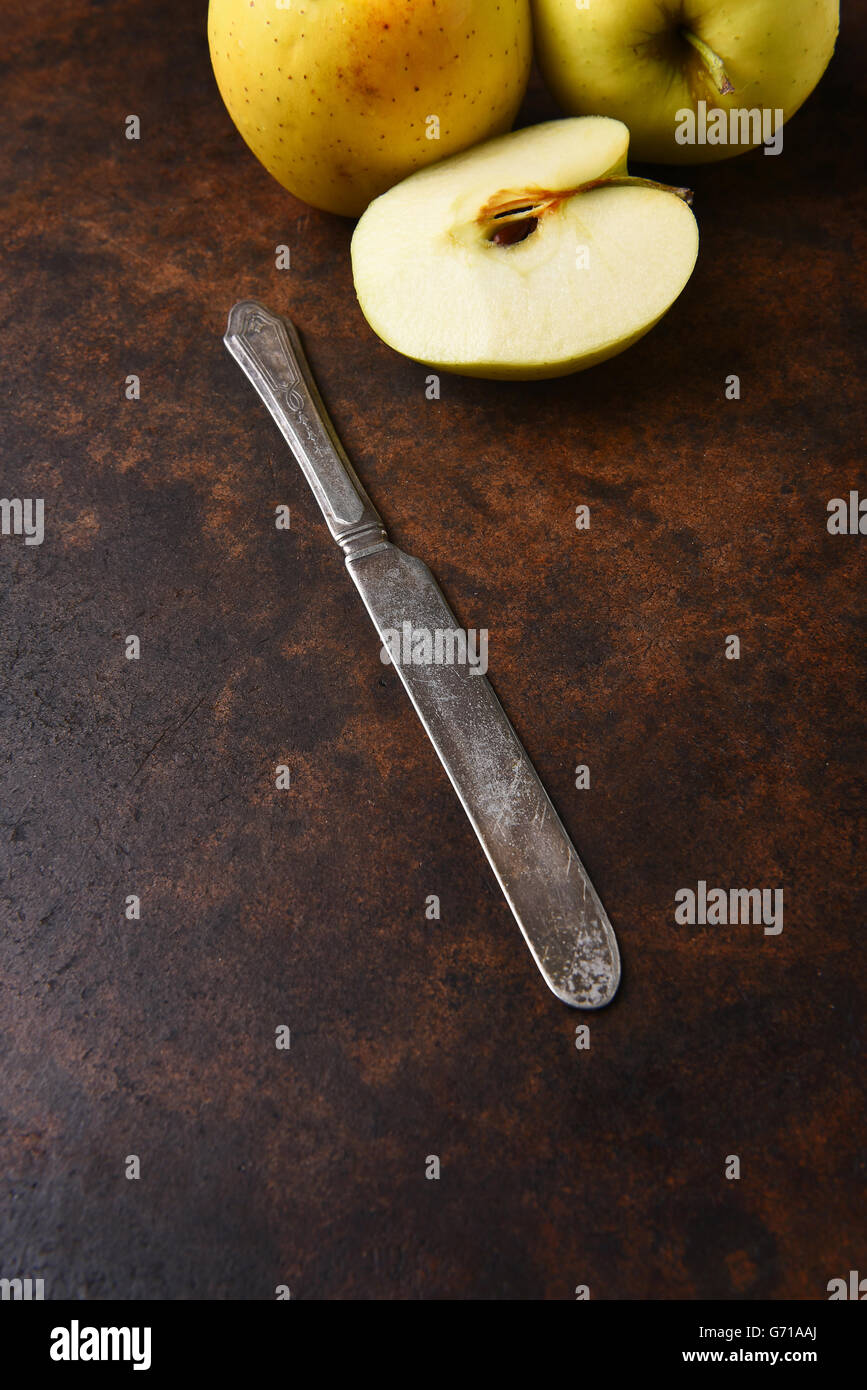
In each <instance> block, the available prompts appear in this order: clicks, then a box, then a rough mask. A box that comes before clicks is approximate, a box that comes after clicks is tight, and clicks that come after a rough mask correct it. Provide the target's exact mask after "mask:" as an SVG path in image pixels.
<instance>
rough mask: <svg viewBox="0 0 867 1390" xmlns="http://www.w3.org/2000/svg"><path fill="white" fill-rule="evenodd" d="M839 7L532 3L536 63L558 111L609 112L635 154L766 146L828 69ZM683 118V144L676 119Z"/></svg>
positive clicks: (678, 155) (683, 156)
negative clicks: (621, 123)
mask: <svg viewBox="0 0 867 1390" xmlns="http://www.w3.org/2000/svg"><path fill="white" fill-rule="evenodd" d="M839 12H840V7H839V3H838V0H583V3H582V0H577V3H576V0H533V23H534V29H535V35H536V54H537V57H538V60H539V66H540V67H541V69H542V72H543V74H544V76H545V79H546V81H547V83H548V86H549V87H550V89H551V91H552V92H553V93H554V95H555V96H556V98H557V100H558V101H559V102H560V104H561V106H562V107H563V109H564V110H565V111H568V112H572V113H575V114H581V113H582V112H587V113H590V112H593V113H597V112H598V113H601V114H602V115H606V116H616V117H617V118H618V119H619V120H621V121H625V122H626V124H627V125H628V126H629V130H630V134H631V136H632V154H633V157H634V158H635V159H645V160H653V161H662V162H663V163H677V164H697V163H701V162H703V161H705V160H714V159H725V158H727V157H728V156H729V155H733V154H739V153H740V152H741V151H742V150H748V149H752V148H753V147H754V146H756V145H758V144H759V143H761V142H763V141H764V142H766V143H767V142H768V141H769V138H770V136H771V135H772V134H773V133H774V132H775V130H776V128H777V126H778V125H779V126H780V127H781V126H782V123H783V122H784V121H787V120H788V119H789V117H790V116H792V115H794V113H795V112H796V111H797V110H798V108H799V106H801V104H802V103H803V102H804V101H806V99H807V97H808V96H809V95H810V93H811V92H812V90H813V88H814V87H815V86H816V83H817V82H818V81H819V78H820V77H821V76H822V73H823V72H824V71H825V69H826V67H827V66H828V63H829V61H830V59H831V54H832V53H833V52H834V41H835V39H836V37H837V29H838V25H839ZM702 102H703V103H704V106H703V107H701V106H700V103H702ZM690 111H691V112H693V113H694V116H693V121H695V120H696V118H697V122H696V124H695V126H694V127H693V128H692V139H690V133H691V122H690V118H689V117H688V116H685V115H682V116H680V117H679V116H678V112H681V113H688V112H690ZM716 111H720V112H722V113H724V115H722V116H711V117H710V123H709V120H708V113H713V112H716ZM749 112H753V113H754V115H753V116H752V117H750V118H749V119H747V118H746V113H749ZM763 112H764V113H766V114H765V115H764V123H763V122H762V113H763ZM731 113H734V115H732V114H731ZM702 135H704V136H705V139H704V142H702ZM723 137H724V138H723ZM781 140H782V136H781V135H780V136H779V137H778V141H781Z"/></svg>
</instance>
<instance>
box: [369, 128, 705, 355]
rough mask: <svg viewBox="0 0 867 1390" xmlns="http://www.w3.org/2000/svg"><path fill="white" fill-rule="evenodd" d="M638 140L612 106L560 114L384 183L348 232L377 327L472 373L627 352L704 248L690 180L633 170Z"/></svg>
mask: <svg viewBox="0 0 867 1390" xmlns="http://www.w3.org/2000/svg"><path fill="white" fill-rule="evenodd" d="M628 146H629V131H628V130H627V129H626V126H625V125H623V124H622V122H620V121H614V120H610V119H609V118H608V117H605V116H585V117H578V118H574V119H571V120H562V121H549V122H547V123H546V124H544V125H538V126H531V127H529V129H527V130H518V131H515V132H514V133H513V134H511V135H503V136H500V137H499V138H498V139H496V140H490V141H488V142H487V144H484V145H479V146H477V147H476V148H475V149H473V150H468V151H467V152H466V153H465V154H459V155H454V156H453V157H452V158H451V159H446V160H443V161H442V163H441V164H436V165H434V166H433V168H431V169H423V170H421V171H420V172H419V173H417V174H413V175H411V177H410V178H408V179H405V180H404V182H403V183H399V184H398V185H397V186H396V187H395V188H392V189H391V190H390V191H389V192H388V193H384V194H383V195H382V197H380V198H377V199H376V200H375V202H373V203H371V205H370V207H369V208H368V209H367V211H366V212H365V214H364V216H363V217H362V218H361V220H360V221H359V223H358V225H357V227H356V228H355V234H354V236H353V238H352V270H353V275H354V278H355V288H356V292H357V294H358V300H359V303H360V305H361V308H362V311H363V313H364V315H365V317H366V318H367V321H368V323H369V324H370V326H371V327H372V328H373V329H374V330H375V332H377V333H378V334H379V336H380V337H381V338H383V339H384V340H385V342H387V343H389V344H390V345H391V347H393V348H396V349H397V351H398V352H402V353H405V354H406V356H407V357H414V358H416V359H417V360H418V361H420V362H425V363H429V364H430V365H431V366H435V367H443V368H445V369H446V370H448V371H452V372H461V373H463V374H465V375H467V376H484V377H515V378H522V379H524V378H531V377H546V376H562V375H564V374H565V373H566V372H573V371H578V370H579V369H580V368H582V367H589V366H591V365H592V364H593V363H594V362H601V361H602V360H603V359H604V358H606V357H612V356H613V355H614V354H615V353H617V352H622V351H623V349H624V348H626V347H629V345H630V343H634V342H635V341H636V339H638V338H640V337H641V336H642V334H644V333H646V332H647V331H648V329H649V328H652V326H653V325H654V324H655V323H656V322H657V320H658V319H660V318H661V317H662V315H663V314H664V313H665V311H666V309H668V308H669V306H670V305H671V304H672V302H673V301H674V300H675V299H676V298H677V296H678V295H679V294H680V292H681V290H682V289H683V287H684V285H685V284H686V282H687V280H688V279H689V277H690V275H691V273H692V268H693V266H694V264H695V258H696V254H697V252H698V228H697V227H696V223H695V218H694V217H693V215H692V213H691V211H690V209H689V207H688V206H687V202H686V201H685V200H686V198H687V197H688V196H689V195H688V190H686V189H670V188H667V187H666V186H665V185H662V184H657V183H652V182H650V181H649V180H647V179H633V178H631V177H630V176H629V174H628V172H627V168H626V152H627V149H628Z"/></svg>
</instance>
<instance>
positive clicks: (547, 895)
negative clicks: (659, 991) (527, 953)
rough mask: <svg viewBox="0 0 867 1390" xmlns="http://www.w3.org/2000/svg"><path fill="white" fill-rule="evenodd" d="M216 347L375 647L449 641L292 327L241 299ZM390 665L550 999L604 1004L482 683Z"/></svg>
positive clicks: (614, 975)
mask: <svg viewBox="0 0 867 1390" xmlns="http://www.w3.org/2000/svg"><path fill="white" fill-rule="evenodd" d="M224 341H225V344H226V347H227V348H228V350H229V352H231V354H232V356H233V357H234V358H235V359H236V361H237V362H238V363H239V364H240V366H241V367H242V369H243V371H244V372H245V373H246V375H247V377H248V378H249V380H250V381H251V382H252V383H253V385H254V386H255V388H256V390H257V391H258V393H259V395H260V396H261V397H262V399H263V401H264V402H265V404H266V405H267V406H268V409H269V410H270V412H271V414H272V416H273V417H274V419H275V421H276V422H277V424H278V426H279V428H280V430H281V432H282V434H283V436H284V438H285V439H286V441H287V442H288V444H289V445H290V447H291V449H292V451H293V453H294V455H295V457H296V459H297V461H298V463H299V464H300V466H301V469H302V470H303V472H304V475H305V477H306V478H307V481H308V482H309V483H310V486H311V488H312V489H313V493H314V495H315V497H316V500H317V501H318V503H319V506H320V507H321V509H322V512H323V515H324V516H325V520H326V522H327V524H328V527H329V530H330V531H331V534H332V536H333V537H334V539H335V540H336V541H337V542H338V543H339V544H340V545H341V546H342V548H343V550H344V553H345V555H346V565H347V568H348V570H349V572H350V574H351V575H352V578H353V580H354V582H355V585H356V588H357V589H358V591H359V593H360V594H361V597H362V598H363V600H364V603H365V606H366V608H367V611H368V613H369V614H370V616H371V618H372V619H373V623H374V626H375V627H376V630H377V632H378V633H379V636H380V639H381V640H382V642H383V644H384V646H388V645H389V635H390V634H394V633H400V632H403V631H404V630H405V629H406V630H408V631H410V632H412V633H427V634H435V633H440V634H442V633H455V632H457V631H458V630H459V629H458V623H457V620H456V618H455V616H454V614H453V613H452V611H451V609H450V608H449V605H448V604H447V602H446V600H445V598H444V596H443V594H442V592H441V591H440V589H439V587H438V585H437V583H436V580H435V579H434V577H433V575H432V574H431V572H430V570H429V569H428V568H427V566H426V565H425V564H423V563H422V562H421V561H420V560H417V559H415V557H413V556H411V555H406V554H405V553H404V552H403V551H401V550H399V549H398V548H397V547H396V546H394V545H392V543H391V542H390V541H389V540H388V538H387V536H386V533H385V530H384V527H383V524H382V520H381V518H380V517H379V514H378V513H377V511H376V508H375V507H374V506H373V504H372V503H371V501H370V499H369V498H368V497H367V494H366V493H365V491H364V488H363V486H362V484H361V483H360V481H359V480H358V477H357V476H356V474H355V472H354V470H353V468H352V466H351V464H350V463H349V460H348V459H347V457H346V455H345V453H344V451H343V449H342V447H341V445H340V442H339V440H338V438H337V436H336V434H335V432H334V428H333V426H332V424H331V421H330V420H329V418H328V415H327V413H326V411H325V408H324V406H323V404H322V401H321V398H320V396H319V393H318V391H317V389H316V385H315V382H314V380H313V377H312V374H311V372H310V367H309V365H308V363H307V359H306V357H305V355H304V352H303V349H302V347H301V344H300V342H299V339H298V335H297V333H296V331H295V329H294V327H293V325H292V324H291V323H290V322H289V321H288V320H287V319H284V318H281V317H279V316H278V315H275V314H272V313H271V312H270V311H269V310H268V309H266V308H265V307H264V306H263V305H261V304H259V303H258V302H256V301H255V300H243V301H241V302H240V303H238V304H236V305H235V306H234V308H233V309H232V311H231V313H230V315H229V324H228V328H227V331H226V335H225V339H224ZM395 664H396V666H397V671H398V674H399V676H400V679H401V680H402V682H403V684H404V687H405V689H406V691H407V694H408V695H409V697H410V700H411V701H412V703H413V706H414V707H415V710H416V713H417V714H418V716H419V718H420V720H421V722H422V724H423V725H424V728H425V731H426V733H427V735H428V737H429V738H430V740H431V743H432V744H433V746H434V748H435V749H436V751H437V754H438V755H439V758H440V760H441V762H442V764H443V766H444V767H445V769H446V772H447V773H448V775H449V778H450V780H451V782H452V785H453V787H454V788H455V791H456V792H457V794H458V796H459V798H460V801H461V804H462V806H463V808H464V810H465V811H466V813H467V815H468V817H469V819H470V822H471V824H472V826H473V829H474V830H475V832H476V834H477V836H478V838H479V841H480V842H481V845H482V848H483V849H484V851H485V854H486V855H487V857H488V860H489V862H490V864H491V867H492V869H493V870H494V873H495V874H496V876H497V879H498V880H499V883H500V886H501V887H502V889H503V892H504V893H505V895H506V899H507V901H508V903H509V906H510V907H511V909H512V912H513V913H514V915H515V918H516V920H517V922H518V925H519V926H520V928H521V931H522V932H523V934H524V938H525V940H526V942H527V945H528V946H529V948H530V950H531V952H532V954H533V958H534V960H535V961H536V964H537V965H538V967H539V969H540V971H541V972H542V975H543V977H544V979H545V981H546V983H547V984H548V986H549V988H550V989H551V990H553V992H554V993H555V994H556V995H557V997H558V998H559V999H562V1000H563V1001H564V1003H566V1004H570V1005H572V1006H573V1007H575V1008H581V1009H594V1008H599V1007H601V1006H602V1005H603V1004H607V1003H608V1002H609V1001H610V1000H611V999H612V997H613V996H614V993H615V991H616V989H617V986H618V983H619V980H620V958H619V954H618V950H617V942H616V939H615V936H614V931H613V929H612V927H611V924H610V922H609V920H608V917H607V915H606V912H605V909H604V907H603V906H602V903H601V902H600V900H599V897H598V896H597V894H596V891H595V889H594V888H593V885H592V883H591V882H590V880H589V878H588V876H587V872H586V870H585V869H584V866H583V865H582V863H581V861H580V859H579V858H578V855H577V854H576V852H575V849H574V847H573V845H572V842H571V840H570V839H569V836H568V835H567V833H566V831H565V829H564V827H563V825H562V822H561V821H560V818H559V817H558V815H557V812H556V811H555V810H554V807H553V805H552V804H551V801H550V799H549V797H548V795H547V793H546V791H545V789H544V787H543V786H542V784H541V782H540V780H539V778H538V776H537V774H536V771H535V769H534V767H533V765H532V763H531V762H530V759H529V758H528V757H527V754H526V752H525V751H524V748H523V747H522V745H521V743H520V742H519V740H518V737H517V735H516V733H515V731H514V729H513V728H512V725H511V724H510V722H509V720H508V718H507V716H506V714H505V711H504V710H503V708H502V706H501V704H500V702H499V700H498V699H497V697H496V695H495V693H494V691H493V689H492V687H491V685H490V683H489V682H488V680H487V678H486V677H485V675H484V674H482V673H481V672H480V670H479V669H473V666H472V664H471V663H470V662H468V661H466V660H447V659H446V660H433V659H424V657H423V659H421V660H414V659H410V660H401V659H399V657H397V658H396V659H395Z"/></svg>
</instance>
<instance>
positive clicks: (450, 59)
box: [208, 0, 532, 217]
mask: <svg viewBox="0 0 867 1390" xmlns="http://www.w3.org/2000/svg"><path fill="white" fill-rule="evenodd" d="M208 39H209V42H210V46H211V62H212V64H213V68H214V75H215V76H216V79H217V84H218V86H219V88H220V93H221V95H222V97H223V100H224V102H225V103H226V106H227V108H228V111H229V115H230V116H231V117H232V120H233V121H234V122H235V125H236V126H237V127H238V130H239V131H240V132H241V134H242V135H243V137H244V139H245V140H246V142H247V144H248V145H249V146H250V148H251V150H252V151H253V153H254V154H255V155H256V156H257V158H258V159H260V160H261V161H262V163H263V164H264V165H265V168H266V169H267V170H268V171H269V172H270V173H271V174H273V175H274V177H275V178H276V179H277V180H278V182H279V183H281V184H282V185H283V187H284V188H288V189H289V191H290V192H291V193H294V194H296V195H297V197H299V198H302V199H303V200H304V201H305V202H307V203H312V204H313V205H314V207H318V208H325V209H327V210H328V211H329V212H339V213H343V214H344V215H346V216H351V217H356V216H358V214H359V213H360V212H363V210H364V209H365V208H366V207H367V204H368V203H369V202H370V200H371V199H372V198H375V197H377V195H378V194H380V193H383V192H384V191H385V190H386V189H387V188H391V186H392V184H395V183H397V182H398V181H399V180H400V179H402V178H405V177H406V175H407V174H410V173H412V172H413V170H414V169H419V168H421V167H422V166H423V165H426V164H432V163H434V161H435V160H438V159H443V158H444V157H445V156H447V155H450V154H454V153H455V152H456V151H457V150H463V149H466V148H467V146H469V145H474V144H476V143H478V141H480V140H486V139H488V138H489V137H490V136H492V135H498V134H500V133H501V132H503V131H506V130H509V129H510V127H511V125H512V122H513V120H514V119H515V113H516V112H517V110H518V107H519V105H520V103H521V98H522V96H523V94H524V88H525V87H526V85H527V77H528V75H529V70H530V60H531V54H532V30H531V24H530V8H529V0H412V3H411V4H410V3H407V0H283V3H282V4H277V3H275V0H211V3H210V10H209V13H208Z"/></svg>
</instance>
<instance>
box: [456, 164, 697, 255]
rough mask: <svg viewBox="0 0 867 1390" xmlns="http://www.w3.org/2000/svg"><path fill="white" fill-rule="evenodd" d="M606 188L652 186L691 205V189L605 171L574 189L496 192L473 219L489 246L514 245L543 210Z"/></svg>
mask: <svg viewBox="0 0 867 1390" xmlns="http://www.w3.org/2000/svg"><path fill="white" fill-rule="evenodd" d="M608 187H612V188H624V187H627V188H628V187H633V188H656V189H659V191H660V192H661V193H672V194H674V196H675V197H676V198H681V199H682V200H683V202H685V203H686V204H687V205H688V206H689V207H692V199H693V194H692V189H691V188H675V187H673V186H672V185H671V184H668V183H658V182H657V181H656V180H655V179H642V178H639V177H638V176H637V175H633V174H605V175H603V176H602V178H598V179H589V180H588V181H587V183H582V184H579V185H578V186H577V187H576V188H566V189H563V190H561V191H560V192H557V193H554V192H549V191H547V190H545V189H541V188H537V189H533V191H532V193H531V192H530V191H529V190H527V191H525V192H524V193H521V194H515V193H506V192H502V193H497V194H495V195H494V197H493V198H489V199H488V201H487V203H485V205H484V207H483V208H482V209H481V210H480V212H479V214H478V217H477V218H476V221H477V222H478V223H479V225H480V226H481V227H483V228H484V232H485V239H486V240H487V241H489V242H490V243H491V244H492V245H493V246H516V245H517V244H518V242H520V241H526V240H527V237H528V236H531V235H532V234H533V232H535V230H536V228H537V227H538V225H539V221H540V219H541V218H542V217H544V216H545V214H546V213H549V212H551V211H552V210H553V209H555V208H558V207H560V206H561V204H562V203H565V202H566V201H567V200H568V199H570V198H575V197H577V196H578V194H580V193H589V192H590V191H591V189H594V188H608ZM528 200H530V201H528ZM528 213H529V214H530V216H529V217H528V216H527V214H528Z"/></svg>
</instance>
